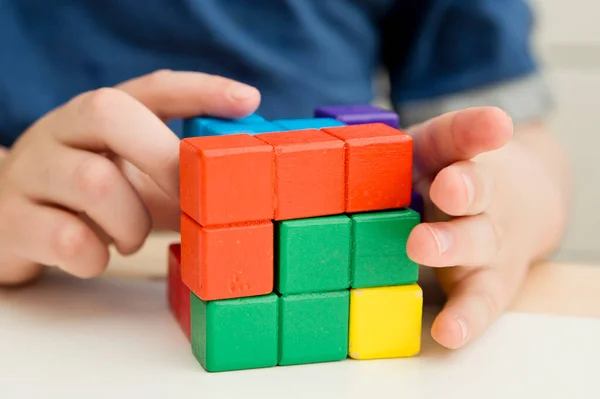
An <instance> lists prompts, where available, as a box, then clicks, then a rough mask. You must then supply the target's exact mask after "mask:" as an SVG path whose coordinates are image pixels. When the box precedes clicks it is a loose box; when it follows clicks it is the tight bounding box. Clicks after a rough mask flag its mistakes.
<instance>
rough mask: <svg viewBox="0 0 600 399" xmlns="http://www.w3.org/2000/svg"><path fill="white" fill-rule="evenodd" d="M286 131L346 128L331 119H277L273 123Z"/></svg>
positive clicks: (341, 123)
mask: <svg viewBox="0 0 600 399" xmlns="http://www.w3.org/2000/svg"><path fill="white" fill-rule="evenodd" d="M273 123H275V124H276V125H279V126H281V127H282V128H284V129H286V130H304V129H322V128H326V127H336V126H346V124H345V123H343V122H340V121H338V120H336V119H333V118H304V119H279V120H275V121H273Z"/></svg>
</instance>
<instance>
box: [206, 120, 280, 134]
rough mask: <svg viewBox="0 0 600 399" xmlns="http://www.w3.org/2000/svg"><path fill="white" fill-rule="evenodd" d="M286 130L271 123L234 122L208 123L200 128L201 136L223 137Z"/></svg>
mask: <svg viewBox="0 0 600 399" xmlns="http://www.w3.org/2000/svg"><path fill="white" fill-rule="evenodd" d="M285 130H286V129H284V128H282V127H281V126H279V125H276V124H274V123H271V122H262V123H235V122H210V123H206V124H205V125H204V126H203V127H202V135H203V136H223V135H228V134H238V133H247V134H250V135H254V134H258V133H271V132H281V131H285Z"/></svg>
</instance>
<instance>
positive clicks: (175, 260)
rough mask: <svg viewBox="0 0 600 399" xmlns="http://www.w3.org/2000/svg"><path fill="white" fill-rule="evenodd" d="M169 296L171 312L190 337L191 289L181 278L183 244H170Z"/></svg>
mask: <svg viewBox="0 0 600 399" xmlns="http://www.w3.org/2000/svg"><path fill="white" fill-rule="evenodd" d="M168 265H169V268H168V272H167V281H168V284H167V297H168V301H169V308H170V310H171V313H172V314H173V316H174V317H175V319H176V320H177V322H178V323H179V326H180V327H181V329H182V330H183V333H184V334H185V336H186V337H187V338H188V339H190V290H189V288H188V287H187V286H186V285H185V284H184V283H183V281H182V279H181V244H180V243H173V244H171V245H169V253H168Z"/></svg>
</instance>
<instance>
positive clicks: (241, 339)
mask: <svg viewBox="0 0 600 399" xmlns="http://www.w3.org/2000/svg"><path fill="white" fill-rule="evenodd" d="M190 295H191V298H190V310H191V343H192V352H193V353H194V356H195V357H196V359H198V361H199V362H200V364H202V366H203V367H204V368H205V369H206V371H209V372H216V371H231V370H243V369H254V368H264V367H273V366H276V365H277V361H278V357H279V347H278V338H279V333H278V330H279V297H278V296H277V295H276V294H269V295H265V296H257V297H248V298H238V299H225V300H219V301H209V302H205V301H203V300H202V299H200V298H198V297H197V296H196V295H195V294H194V293H191V294H190Z"/></svg>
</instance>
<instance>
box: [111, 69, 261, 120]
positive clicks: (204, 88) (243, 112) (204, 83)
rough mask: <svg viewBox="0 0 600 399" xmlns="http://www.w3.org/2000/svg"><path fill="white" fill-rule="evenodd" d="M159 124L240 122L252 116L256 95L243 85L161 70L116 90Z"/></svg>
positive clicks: (257, 92) (204, 76) (257, 95)
mask: <svg viewBox="0 0 600 399" xmlns="http://www.w3.org/2000/svg"><path fill="white" fill-rule="evenodd" d="M117 88H119V89H121V90H123V91H125V92H126V93H128V94H129V95H131V96H132V97H134V98H136V99H137V100H138V101H140V102H141V103H142V104H144V105H145V106H146V107H148V108H149V109H150V110H151V111H152V112H154V113H155V114H157V115H158V116H159V117H160V118H162V119H163V120H168V119H171V118H187V117H193V116H197V115H212V116H217V117H222V118H241V117H244V116H247V115H249V114H250V113H252V112H254V111H255V110H256V108H258V105H259V103H260V92H259V91H258V90H257V89H256V88H254V87H252V86H248V85H246V84H244V83H241V82H237V81H234V80H231V79H227V78H224V77H221V76H216V75H209V74H205V73H198V72H174V71H169V70H161V71H157V72H155V73H152V74H150V75H146V76H143V77H140V78H136V79H132V80H129V81H127V82H125V83H122V84H120V85H118V86H117Z"/></svg>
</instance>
